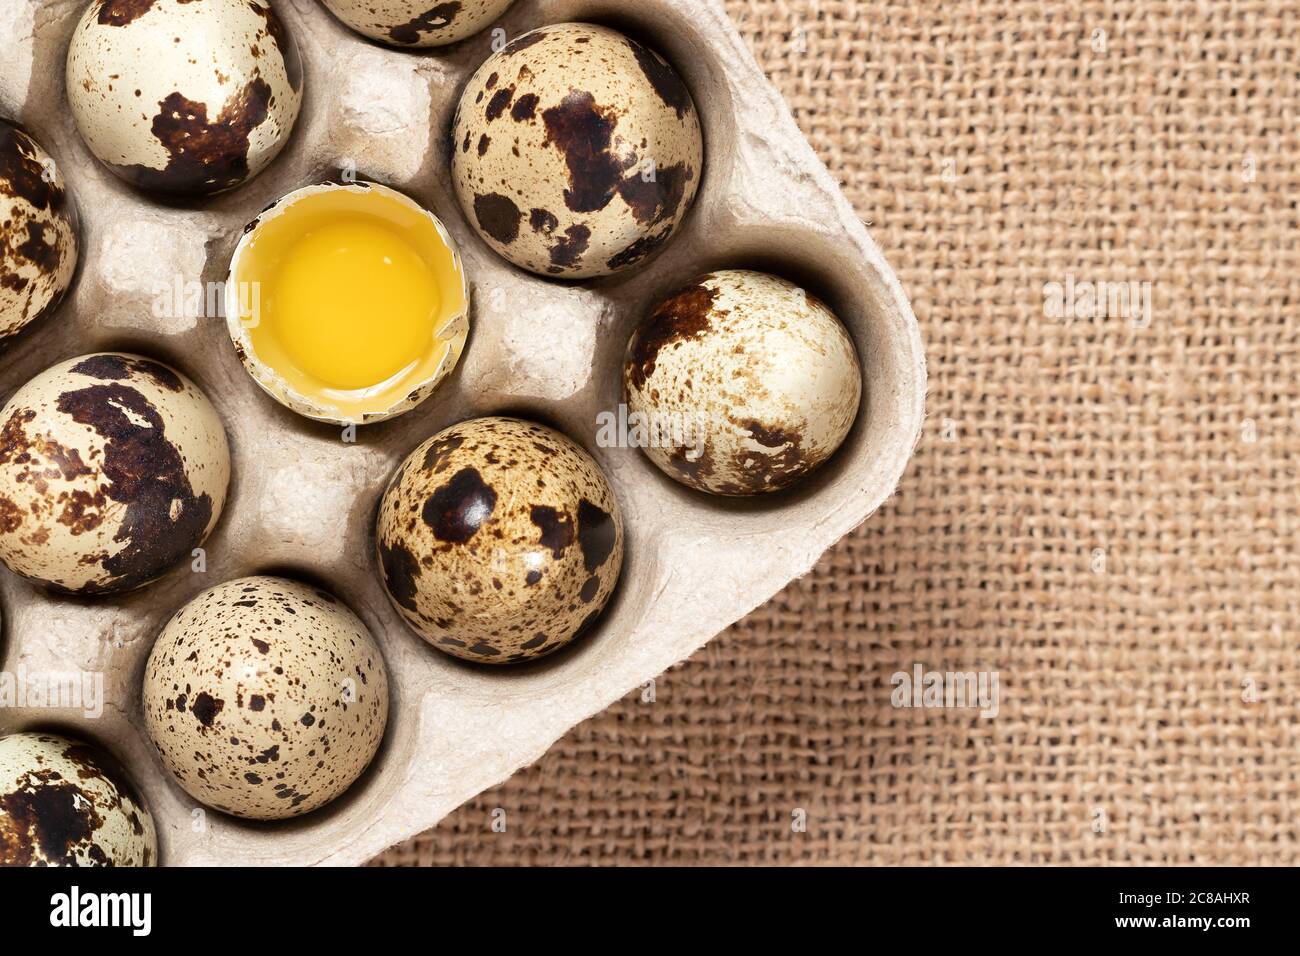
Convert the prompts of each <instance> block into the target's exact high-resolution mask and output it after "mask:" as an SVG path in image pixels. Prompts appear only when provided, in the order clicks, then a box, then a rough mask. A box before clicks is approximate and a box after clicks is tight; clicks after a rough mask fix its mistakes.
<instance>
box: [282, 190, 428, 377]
mask: <svg viewBox="0 0 1300 956" xmlns="http://www.w3.org/2000/svg"><path fill="white" fill-rule="evenodd" d="M264 304H265V308H266V314H265V319H266V321H267V323H268V326H269V329H268V330H269V331H270V332H271V333H272V334H273V335H275V337H276V338H277V339H278V340H279V343H280V346H281V347H282V348H283V349H284V351H285V354H286V355H287V356H288V357H289V358H290V359H291V360H292V361H293V362H294V363H295V364H296V365H297V366H298V367H299V368H300V369H302V371H304V372H305V373H307V374H308V375H310V376H312V377H313V378H316V379H318V380H319V381H320V382H321V383H322V384H323V385H325V386H327V387H329V388H337V389H364V388H370V387H372V386H375V385H380V384H382V383H384V382H387V381H388V380H389V379H391V378H392V377H393V376H395V375H397V374H399V373H400V372H402V371H404V370H405V369H406V368H407V367H408V366H410V365H411V364H412V363H414V362H418V361H419V359H420V358H421V357H422V356H423V355H424V354H425V353H427V352H428V350H429V349H430V348H431V347H432V346H433V343H434V324H435V322H436V320H437V318H438V309H439V294H438V283H437V281H436V279H435V278H434V275H433V271H432V270H431V269H430V268H429V266H428V264H427V263H426V262H425V261H424V260H423V259H422V258H420V256H419V255H418V254H417V253H416V251H415V250H414V249H412V248H411V246H410V244H409V243H408V242H406V240H404V239H403V238H402V237H401V236H399V235H397V234H396V233H395V232H394V231H393V230H391V229H389V228H387V227H386V226H385V225H383V224H382V223H381V222H377V221H374V220H370V219H367V218H366V217H364V216H356V217H350V218H346V219H343V220H340V221H334V222H330V223H327V224H324V225H322V226H320V227H319V228H317V229H314V230H312V231H311V232H309V233H307V234H306V235H304V236H303V237H302V238H301V239H300V240H298V242H297V243H295V244H294V245H293V247H292V248H291V249H289V250H288V252H287V253H286V255H285V258H284V260H283V261H282V262H281V264H280V269H279V272H278V273H277V274H276V275H275V276H274V277H273V279H272V288H271V290H270V295H268V296H266V299H265V303H264Z"/></svg>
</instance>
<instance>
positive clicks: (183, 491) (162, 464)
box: [57, 382, 212, 594]
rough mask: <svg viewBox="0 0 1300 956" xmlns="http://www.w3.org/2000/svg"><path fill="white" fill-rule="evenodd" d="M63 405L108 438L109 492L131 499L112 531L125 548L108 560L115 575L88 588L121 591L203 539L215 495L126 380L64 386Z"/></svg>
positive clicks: (85, 589)
mask: <svg viewBox="0 0 1300 956" xmlns="http://www.w3.org/2000/svg"><path fill="white" fill-rule="evenodd" d="M57 408H58V410H59V411H60V412H62V413H63V414H65V415H68V416H70V417H71V418H72V420H73V421H75V422H77V423H78V424H81V425H88V426H90V427H91V428H93V429H94V430H95V432H96V434H98V435H99V436H101V437H102V438H104V439H105V440H106V441H105V444H104V456H103V460H102V461H101V462H100V470H101V471H102V472H103V475H104V477H105V478H107V479H108V484H107V486H105V487H104V488H103V489H102V490H103V492H104V494H106V495H107V496H108V497H109V498H110V499H111V500H113V501H115V502H118V503H119V504H122V505H125V511H124V513H123V515H122V523H121V525H120V527H119V528H118V530H117V533H116V534H115V535H114V536H113V540H114V541H116V542H121V543H124V545H125V546H124V547H123V548H122V549H121V550H120V551H118V552H117V553H116V554H112V555H109V556H108V557H106V558H104V560H103V562H102V567H103V568H104V570H105V571H106V572H107V573H108V575H109V579H108V580H107V581H104V582H92V583H90V584H87V585H86V586H85V587H83V588H82V589H81V592H82V593H87V594H99V593H116V592H120V591H127V590H130V589H132V588H135V587H139V586H140V585H142V584H145V583H146V582H148V581H151V580H153V579H154V578H156V577H158V576H159V575H160V574H162V573H163V571H165V570H166V569H167V568H169V567H171V566H172V565H173V564H175V563H176V562H177V561H178V560H179V559H180V558H181V557H182V556H184V555H186V554H188V553H189V552H190V550H191V549H192V548H193V547H194V546H195V545H197V544H198V543H199V541H201V540H202V538H203V535H204V534H205V533H206V531H207V527H208V522H209V521H210V520H211V518H212V499H211V497H210V496H209V495H207V494H206V493H205V494H202V495H195V494H194V489H193V487H192V486H191V485H190V480H189V476H188V474H187V473H186V467H185V461H184V460H183V459H182V457H181V454H180V452H179V451H178V450H177V448H176V446H175V445H173V444H172V443H171V442H170V441H168V440H167V434H166V428H165V426H164V423H163V420H162V417H161V416H160V415H159V414H158V411H157V409H155V408H154V407H153V405H152V404H151V403H150V402H149V401H148V399H146V398H145V397H144V396H143V395H142V394H141V393H140V392H138V391H136V390H135V389H133V388H130V387H128V386H126V385H122V384H119V383H116V382H114V383H111V384H108V385H91V386H88V387H86V388H81V389H75V390H72V391H67V392H63V393H62V394H61V395H59V398H58V402H57Z"/></svg>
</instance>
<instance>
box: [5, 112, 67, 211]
mask: <svg viewBox="0 0 1300 956" xmlns="http://www.w3.org/2000/svg"><path fill="white" fill-rule="evenodd" d="M37 155H39V150H38V148H37V146H36V143H35V142H34V141H33V140H32V138H31V137H30V136H28V135H27V134H26V133H24V132H23V131H22V130H20V129H18V128H17V127H15V126H12V125H10V124H9V123H6V122H4V121H3V120H0V193H4V194H5V195H7V196H12V197H13V198H15V199H21V200H23V201H24V202H27V203H29V204H30V205H32V206H33V207H35V208H36V209H39V210H42V211H43V210H46V209H50V210H53V211H55V212H58V211H59V210H61V209H63V207H64V205H65V204H66V202H67V193H66V192H65V191H64V190H63V188H62V187H60V186H58V185H57V184H55V183H54V182H53V181H52V180H53V178H54V177H52V176H47V175H46V172H45V167H44V166H43V165H42V164H41V163H40V162H39V161H38V160H37V158H36V157H37Z"/></svg>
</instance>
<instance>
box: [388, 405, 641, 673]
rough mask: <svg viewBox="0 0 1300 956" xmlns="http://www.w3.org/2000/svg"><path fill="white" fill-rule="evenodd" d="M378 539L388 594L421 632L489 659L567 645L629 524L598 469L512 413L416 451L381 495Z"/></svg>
mask: <svg viewBox="0 0 1300 956" xmlns="http://www.w3.org/2000/svg"><path fill="white" fill-rule="evenodd" d="M375 538H376V549H377V552H378V554H377V558H378V562H379V566H380V568H381V571H382V577H383V581H384V585H385V587H386V589H387V591H388V595H389V597H390V598H392V601H393V604H394V606H396V608H397V609H398V611H399V612H400V613H401V614H402V616H403V617H405V618H406V620H407V621H408V622H409V623H410V625H411V626H412V627H413V628H414V629H415V631H416V632H417V633H418V634H420V636H421V637H423V638H424V639H425V640H426V641H428V642H429V643H430V644H432V645H434V646H435V647H437V648H438V649H439V650H442V651H445V652H446V653H448V654H451V655H453V656H455V657H459V658H463V659H465V660H470V661H477V662H481V663H488V664H510V663H517V662H520V661H527V660H532V659H534V658H538V657H542V656H545V655H547V654H550V653H552V652H554V651H556V650H558V649H559V648H561V647H563V646H564V645H566V644H568V643H569V642H570V641H572V640H573V639H574V638H575V637H577V636H578V635H580V634H581V633H582V632H583V631H584V630H585V629H586V628H587V627H588V626H589V625H590V624H591V623H592V622H593V621H594V620H595V619H596V618H597V617H598V616H599V614H600V612H601V610H602V609H603V608H604V606H605V604H606V602H607V601H608V600H609V598H610V595H611V594H612V593H613V591H614V586H615V585H616V584H617V582H618V576H619V572H620V570H621V569H622V566H623V518H622V515H621V514H620V512H619V509H618V504H617V502H616V501H615V500H614V493H613V491H612V489H611V488H610V486H609V482H608V481H607V480H606V479H605V476H604V474H603V473H602V472H601V470H600V467H599V466H598V465H597V464H596V463H595V461H593V460H592V458H591V456H590V455H588V454H587V453H586V452H585V451H584V450H583V449H581V448H580V447H578V446H577V445H576V444H574V443H573V442H572V441H570V440H569V439H568V438H566V437H564V436H563V435H561V434H559V433H558V432H556V431H553V430H552V429H550V428H546V427H544V426H542V425H537V424H534V423H532V422H526V421H522V420H520V419H517V418H499V417H492V418H477V419H471V420H469V421H466V422H462V423H460V424H459V425H454V426H452V427H451V428H448V429H446V430H445V431H442V432H440V433H439V434H437V435H435V436H434V437H433V438H431V439H429V440H428V441H426V442H425V443H424V444H423V445H421V446H420V447H419V448H417V449H416V450H415V451H414V452H412V453H411V455H410V456H409V457H408V458H407V459H406V460H405V461H404V462H403V463H402V465H401V467H400V468H399V469H398V471H397V473H396V474H395V475H394V476H393V479H392V480H391V482H390V483H389V485H388V488H387V490H386V491H385V493H384V496H383V500H382V502H381V503H380V507H379V516H378V521H377V526H376V531H375Z"/></svg>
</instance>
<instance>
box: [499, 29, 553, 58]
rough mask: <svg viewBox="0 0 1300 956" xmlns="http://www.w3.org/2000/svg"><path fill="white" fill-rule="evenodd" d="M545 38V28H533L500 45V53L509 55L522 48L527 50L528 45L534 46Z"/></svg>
mask: <svg viewBox="0 0 1300 956" xmlns="http://www.w3.org/2000/svg"><path fill="white" fill-rule="evenodd" d="M545 39H546V31H545V30H535V31H534V32H532V33H525V34H524V35H523V36H521V37H516V38H515V39H513V40H511V41H510V42H509V43H507V44H506V45H505V46H504V47H502V49H501V55H502V56H509V55H511V54H514V53H519V52H521V51H522V50H527V49H528V48H529V47H530V46H535V45H536V44H538V43H541V42H542V41H543V40H545Z"/></svg>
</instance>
